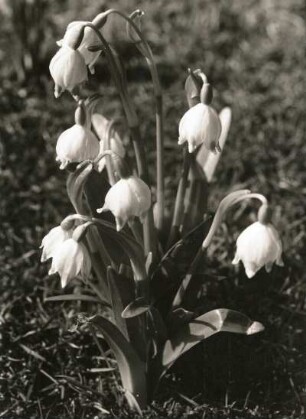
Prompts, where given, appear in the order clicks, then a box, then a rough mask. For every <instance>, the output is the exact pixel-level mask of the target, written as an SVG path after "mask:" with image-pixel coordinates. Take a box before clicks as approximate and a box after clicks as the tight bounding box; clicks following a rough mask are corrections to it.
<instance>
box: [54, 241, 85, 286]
mask: <svg viewBox="0 0 306 419" xmlns="http://www.w3.org/2000/svg"><path fill="white" fill-rule="evenodd" d="M90 270H91V260H90V255H89V252H88V250H87V249H86V247H85V245H84V244H83V243H80V242H76V241H75V240H73V239H71V238H70V239H68V240H66V241H64V242H63V243H62V244H61V245H60V246H58V247H57V249H56V251H55V252H54V254H53V259H52V265H51V268H50V270H49V275H52V274H55V273H56V272H57V273H58V274H59V275H60V277H61V285H62V288H64V287H65V286H66V285H67V284H68V282H69V281H71V280H72V279H73V278H75V277H76V276H77V275H79V276H81V278H83V279H86V278H87V277H88V276H89V275H90Z"/></svg>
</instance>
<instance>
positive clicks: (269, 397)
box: [0, 0, 306, 419]
mask: <svg viewBox="0 0 306 419" xmlns="http://www.w3.org/2000/svg"><path fill="white" fill-rule="evenodd" d="M47 4H48V2H47ZM54 4H55V5H53V3H52V7H51V2H50V4H49V6H50V10H49V12H48V13H49V14H48V15H47V16H46V17H45V19H46V21H47V25H48V26H47V27H48V28H49V31H50V33H51V34H52V37H53V36H54V40H55V39H59V38H60V36H61V34H62V32H63V28H64V26H65V25H66V24H67V23H68V22H69V21H70V20H73V19H76V18H78V19H80V18H83V16H84V17H85V18H91V17H92V16H93V15H94V14H95V12H96V11H98V10H99V9H98V7H97V6H96V5H94V4H93V3H91V2H89V5H87V6H86V7H84V10H82V8H81V7H80V6H78V8H73V6H76V4H75V3H74V2H65V3H60V2H55V3H54ZM104 6H105V7H113V6H115V7H121V8H123V9H125V10H127V11H132V10H133V9H134V8H136V7H141V8H142V9H144V10H145V12H146V15H145V18H144V24H143V27H144V29H145V31H146V33H147V37H148V39H149V40H150V41H151V44H152V46H153V51H154V53H155V55H156V58H157V64H158V68H159V70H160V75H161V80H162V84H163V87H164V93H165V124H166V164H167V171H166V173H167V175H166V178H165V181H166V185H167V188H168V192H167V205H168V207H169V209H171V205H172V202H173V196H174V194H175V184H176V182H177V179H178V176H179V173H180V163H181V153H180V151H179V148H178V147H177V145H176V142H177V124H178V122H179V120H180V117H181V116H182V114H183V113H184V111H185V110H186V108H187V105H186V101H185V98H184V92H183V84H184V79H185V76H186V69H187V68H188V67H191V68H197V67H201V68H202V69H203V70H204V71H205V72H206V73H207V75H208V77H209V79H210V80H211V81H212V82H213V84H214V86H215V99H214V104H215V107H216V108H217V109H218V110H220V109H221V108H222V107H223V106H230V107H231V108H232V112H233V124H232V128H231V131H230V136H229V139H228V143H227V144H226V147H225V150H224V152H223V156H222V159H221V163H220V165H219V167H218V170H217V172H216V176H215V180H214V182H213V184H212V187H211V195H210V200H209V208H210V209H211V210H214V209H215V208H216V205H217V203H218V200H219V199H220V198H221V197H222V196H224V195H225V194H226V193H227V192H228V191H230V190H232V189H234V188H237V187H243V188H245V187H247V188H251V189H252V190H254V191H258V192H261V193H264V194H265V195H266V196H267V197H268V198H269V200H270V201H271V204H272V206H273V208H274V224H275V225H276V227H277V228H278V230H279V232H280V234H281V237H282V240H283V245H284V255H285V256H284V259H285V268H275V269H274V270H273V272H272V274H271V275H267V274H265V273H264V272H261V273H259V274H258V275H256V277H255V278H253V279H251V280H248V279H247V278H246V277H245V275H244V273H243V271H242V269H238V270H235V269H234V268H233V267H232V266H231V264H230V261H231V258H232V257H233V254H234V246H235V238H236V237H237V234H238V232H239V231H241V229H242V228H243V227H244V226H246V225H247V224H248V223H249V222H251V221H253V220H254V219H255V218H254V217H255V213H254V211H251V210H250V209H249V207H243V209H242V210H236V212H235V211H233V213H232V214H231V215H229V216H228V219H227V221H226V223H224V225H223V227H222V228H221V229H220V231H219V233H218V235H217V237H216V238H215V240H214V243H213V246H212V248H211V254H210V256H211V258H210V265H209V267H208V268H207V272H206V274H207V275H206V278H207V279H206V282H205V284H204V285H203V287H204V289H205V292H206V302H207V306H208V307H210V308H216V307H220V306H223V307H228V308H232V309H237V310H241V311H242V312H244V313H245V314H247V315H248V316H250V317H251V318H253V319H256V320H259V321H261V322H262V323H264V325H265V326H266V330H265V331H264V332H263V333H261V334H259V335H254V336H251V337H243V336H237V335H229V334H223V335H218V336H215V337H212V338H211V339H210V340H208V341H207V342H205V343H203V344H199V345H198V346H197V347H195V348H194V350H192V352H191V353H189V354H187V355H185V356H184V357H182V359H181V360H180V361H179V362H178V363H177V365H176V366H175V367H173V368H172V369H171V370H170V372H169V374H168V375H167V376H166V377H165V378H164V379H163V381H162V383H161V386H160V391H159V393H158V395H157V399H156V401H155V402H154V403H153V404H152V406H150V407H149V408H148V410H147V411H146V412H145V413H144V417H147V418H159V417H172V418H184V417H188V418H189V417H191V418H193V417H194V418H211V419H215V418H243V419H246V418H249V417H250V418H302V417H303V415H304V407H305V402H306V362H305V344H306V339H305V322H306V308H305V296H306V292H305V291H306V274H305V268H306V266H305V265H306V263H305V247H306V246H305V237H306V235H305V225H306V224H305V221H306V214H305V195H306V189H305V184H306V182H305V180H306V145H305V123H304V119H305V99H304V90H305V89H304V86H305V57H304V48H303V42H304V39H305V22H304V15H305V5H304V3H303V1H302V0H293V1H291V2H287V1H284V0H271V1H260V0H255V1H251V0H250V1H244V0H234V1H208V0H207V1H194V2H183V1H181V2H176V1H169V2H163V1H156V2H149V1H142V2H137V1H129V2H118V1H116V2H112V4H105V5H104ZM104 6H103V5H102V6H101V7H102V8H103V7H104ZM51 12H52V13H53V14H51ZM55 23H56V24H55ZM33 27H34V29H35V25H34V24H33ZM50 28H51V29H50ZM2 30H3V34H4V37H3V40H2V41H1V43H2V44H3V46H4V50H5V51H6V53H7V55H2V56H1V57H0V59H1V64H3V66H2V70H1V71H2V72H3V74H2V77H1V82H0V83H1V90H0V110H1V119H0V139H1V179H0V182H1V193H2V196H1V204H0V205H1V218H2V223H1V227H2V228H1V231H0V238H1V244H2V245H1V252H0V272H1V283H0V288H1V293H0V303H1V306H0V322H1V324H0V339H1V340H0V345H1V349H0V417H1V418H5V419H13V418H27V419H28V418H93V417H97V418H99V417H101V418H102V417H116V418H128V417H133V418H134V417H136V416H135V414H134V413H131V412H129V410H128V408H127V406H126V405H125V403H124V398H123V393H122V388H121V387H120V380H119V376H118V373H117V371H116V368H115V362H114V361H113V358H112V355H111V354H110V353H108V352H107V347H106V346H105V351H106V354H107V357H109V361H108V363H106V362H105V359H103V358H102V357H101V356H100V353H99V351H98V349H97V348H96V346H95V344H94V342H93V340H92V338H91V336H90V335H89V333H88V331H87V330H86V329H83V328H79V329H78V330H74V328H73V325H74V324H75V316H76V314H77V313H78V312H84V313H93V312H95V311H97V310H98V307H97V306H95V305H93V304H90V305H89V304H88V303H80V304H71V303H45V302H44V297H45V296H46V295H52V294H56V293H59V292H60V286H59V281H58V279H57V278H49V277H48V276H47V269H48V268H47V266H45V265H41V264H40V262H39V258H40V251H39V250H38V247H39V245H40V241H41V238H42V237H43V235H44V234H45V233H46V232H47V231H48V230H49V229H50V228H51V227H53V226H54V225H57V224H58V223H59V222H60V221H61V219H62V218H63V217H64V216H65V215H67V214H69V213H71V212H72V208H71V206H70V204H69V202H68V199H67V197H66V194H65V176H66V175H65V174H64V173H63V172H60V171H59V170H58V167H57V165H56V163H55V161H54V154H55V152H54V149H55V144H56V139H57V137H58V135H59V133H60V132H61V131H62V130H63V129H65V128H67V127H68V126H69V125H70V124H72V123H73V116H72V115H73V109H74V106H75V105H74V103H73V101H72V100H71V99H70V98H69V96H68V95H64V96H63V98H61V99H60V100H58V101H56V100H55V99H54V98H53V93H52V90H53V84H52V82H51V81H50V77H49V75H48V70H47V63H48V59H49V58H50V57H51V56H52V54H53V53H54V51H55V44H54V43H52V41H53V39H51V38H48V40H47V41H45V50H46V51H47V52H44V54H45V55H43V56H42V60H41V62H40V64H41V66H40V73H37V71H36V74H35V77H34V76H33V74H31V72H29V73H28V74H27V80H26V81H22V74H21V76H20V74H19V73H18V72H17V71H16V69H17V68H18V64H17V67H16V60H15V67H13V68H15V70H12V67H10V66H8V65H6V64H7V61H8V60H10V59H11V58H10V57H12V54H8V51H10V49H12V50H13V51H15V52H16V57H17V59H18V57H19V56H18V48H17V47H18V42H17V41H18V39H16V37H14V36H13V35H12V32H11V25H10V22H9V21H7V22H6V25H4V26H3V29H2ZM118 33H119V35H118ZM108 36H109V37H110V39H112V40H114V42H116V45H117V46H118V47H119V48H120V51H121V54H122V55H123V57H124V59H125V61H126V68H127V74H128V78H129V80H130V82H131V95H132V96H133V98H134V100H135V103H136V105H137V108H138V110H139V116H140V118H141V120H142V121H143V124H142V134H143V137H144V138H145V139H146V144H147V148H148V157H149V161H150V164H151V166H150V169H151V172H152V174H153V171H154V165H153V163H154V158H155V155H154V147H153V140H152V138H153V135H154V132H153V129H154V120H153V116H152V112H151V109H152V98H151V86H150V82H149V75H148V71H147V69H146V67H145V64H144V63H143V62H142V61H141V60H140V59H139V57H138V56H137V54H136V53H135V51H134V50H133V49H131V47H130V46H128V45H126V44H125V43H123V42H122V39H121V38H120V36H121V35H120V32H118V31H117V30H115V31H109V33H108ZM5 40H6V42H5ZM5 48H6V49H5ZM14 48H15V49H14ZM21 55H22V54H21ZM17 63H18V60H17ZM9 64H12V63H9ZM97 73H98V78H99V79H100V80H99V82H100V83H101V84H100V87H99V90H100V92H101V93H102V94H103V96H104V97H105V101H104V109H105V113H106V114H108V115H111V114H114V113H115V115H117V116H120V115H121V108H120V106H119V102H118V98H117V96H116V93H115V91H114V89H113V87H112V86H111V83H110V75H109V73H108V70H107V67H106V65H105V63H104V62H103V60H102V59H101V60H100V64H99V66H98V69H97ZM91 87H92V88H96V87H97V84H95V83H92V86H91ZM99 369H102V370H99ZM107 412H108V413H107Z"/></svg>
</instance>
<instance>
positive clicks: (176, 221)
mask: <svg viewBox="0 0 306 419" xmlns="http://www.w3.org/2000/svg"><path fill="white" fill-rule="evenodd" d="M189 167H190V155H189V152H188V150H187V148H185V149H184V158H183V168H182V173H181V178H180V181H179V185H178V188H177V194H176V199H175V206H174V213H173V220H172V226H171V230H170V235H169V240H168V244H167V248H168V249H169V248H170V247H171V246H172V245H173V244H174V243H175V242H176V241H177V240H178V239H179V229H180V225H181V223H182V218H183V214H184V198H185V193H186V189H187V185H188V172H189Z"/></svg>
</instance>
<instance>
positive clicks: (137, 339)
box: [108, 267, 146, 359]
mask: <svg viewBox="0 0 306 419" xmlns="http://www.w3.org/2000/svg"><path fill="white" fill-rule="evenodd" d="M108 271H110V272H111V275H110V274H109V275H108V284H109V289H110V293H111V301H112V307H113V311H114V317H115V321H116V324H117V326H118V327H119V328H120V329H121V327H122V326H123V324H124V325H125V328H126V329H127V334H126V335H125V332H124V333H123V334H124V335H125V336H126V337H127V336H128V338H127V339H128V340H129V341H130V342H131V344H132V346H133V348H134V349H135V351H136V352H137V354H138V356H139V357H140V359H145V357H146V323H145V321H144V318H142V317H133V318H129V319H124V318H122V317H121V313H122V310H123V308H124V307H126V306H127V305H128V304H129V303H130V302H131V301H133V300H134V299H135V283H134V280H133V279H132V278H131V277H129V276H127V275H125V274H124V273H122V272H121V273H117V272H116V271H115V270H114V269H112V268H110V267H109V268H108ZM123 327H124V326H123ZM121 331H122V330H121Z"/></svg>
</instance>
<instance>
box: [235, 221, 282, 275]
mask: <svg viewBox="0 0 306 419" xmlns="http://www.w3.org/2000/svg"><path fill="white" fill-rule="evenodd" d="M281 255H282V243H281V240H280V237H279V234H278V232H277V231H276V229H275V228H274V227H273V225H272V224H270V223H261V222H260V221H256V222H255V223H253V224H251V225H250V226H249V227H247V228H246V229H245V230H244V231H243V232H242V233H241V234H240V236H239V237H238V239H237V250H236V255H235V258H234V260H233V262H232V263H233V264H238V263H239V261H240V260H241V261H242V263H243V265H244V268H245V273H246V275H247V276H248V277H249V278H252V277H253V276H254V275H255V274H256V272H257V271H259V269H261V268H262V267H263V266H265V267H266V270H267V272H270V271H271V269H272V265H273V263H274V262H275V264H276V265H278V266H283V261H282V257H281Z"/></svg>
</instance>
